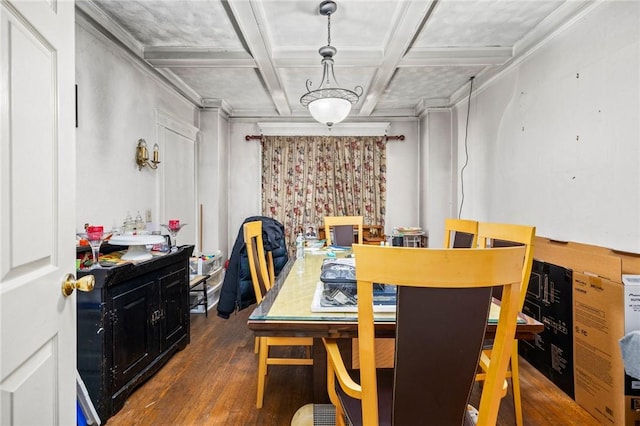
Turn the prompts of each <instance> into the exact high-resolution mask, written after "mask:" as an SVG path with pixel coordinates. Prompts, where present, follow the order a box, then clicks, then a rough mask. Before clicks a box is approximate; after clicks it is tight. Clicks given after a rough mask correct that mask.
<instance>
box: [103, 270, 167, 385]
mask: <svg viewBox="0 0 640 426" xmlns="http://www.w3.org/2000/svg"><path fill="white" fill-rule="evenodd" d="M123 287H129V286H123ZM155 288H156V287H155V283H154V281H147V282H143V283H142V284H140V285H138V286H135V287H134V288H132V289H130V290H128V291H124V292H123V293H120V294H118V295H114V297H113V311H112V312H114V314H113V315H112V316H113V318H112V320H113V346H112V348H113V361H114V362H113V365H114V367H113V370H114V371H113V373H112V375H113V386H114V388H115V389H118V388H119V387H121V386H122V385H124V384H126V383H127V382H128V381H130V380H131V379H133V378H134V377H135V375H136V374H138V373H139V372H141V371H142V370H143V369H144V368H145V367H146V366H147V365H148V364H149V362H150V361H151V360H152V359H153V358H154V357H155V356H156V355H157V354H158V353H159V352H160V348H159V345H158V343H159V342H158V337H157V330H158V327H154V318H156V317H159V315H158V314H156V313H154V306H156V303H157V302H156V303H154V294H155V293H156V291H157V290H155Z"/></svg>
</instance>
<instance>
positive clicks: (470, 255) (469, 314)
mask: <svg viewBox="0 0 640 426" xmlns="http://www.w3.org/2000/svg"><path fill="white" fill-rule="evenodd" d="M353 250H354V252H355V258H356V278H357V286H358V336H359V354H360V355H359V361H360V371H359V374H358V372H356V371H348V370H347V368H346V367H345V364H344V362H343V359H342V356H341V353H340V350H339V348H338V342H337V340H335V339H324V345H325V348H326V350H327V361H328V362H327V381H328V392H329V397H330V399H331V402H332V403H333V404H334V405H335V406H336V419H337V422H338V424H344V416H345V415H346V417H347V419H348V420H349V421H350V422H351V423H352V424H354V425H358V424H365V425H378V424H392V423H393V424H396V425H414V424H434V425H462V424H472V423H469V422H472V419H471V418H470V415H469V414H468V410H467V404H468V400H469V395H470V393H471V389H472V387H473V384H474V377H475V373H476V370H477V366H478V359H479V357H480V353H481V351H482V344H483V340H484V334H485V329H486V325H487V316H488V313H489V307H490V304H491V291H492V289H493V286H500V288H501V289H502V295H503V296H502V303H501V309H500V315H499V320H498V324H497V331H496V336H495V341H494V348H493V358H492V362H491V365H490V368H489V370H488V372H487V380H486V382H485V384H484V386H483V389H482V395H481V399H480V406H479V417H478V424H480V425H492V424H495V422H496V418H497V415H498V408H499V406H500V400H501V397H502V384H503V382H504V380H505V374H506V370H507V366H508V362H509V357H510V355H511V350H512V348H513V345H512V344H511V343H512V341H513V339H514V336H515V330H516V321H517V312H518V301H519V300H518V297H519V295H520V281H521V276H522V270H523V267H524V255H525V249H524V248H523V247H508V248H499V249H485V250H479V249H456V250H451V249H424V250H415V249H411V248H404V247H380V246H367V245H354V246H353ZM461 265H464V267H461ZM374 283H392V284H397V285H398V296H397V297H398V299H397V313H396V321H397V323H396V351H395V366H394V368H392V369H376V367H375V365H376V359H375V354H374V337H375V330H374V317H373V308H372V304H373V297H372V288H373V285H374ZM336 379H337V380H336Z"/></svg>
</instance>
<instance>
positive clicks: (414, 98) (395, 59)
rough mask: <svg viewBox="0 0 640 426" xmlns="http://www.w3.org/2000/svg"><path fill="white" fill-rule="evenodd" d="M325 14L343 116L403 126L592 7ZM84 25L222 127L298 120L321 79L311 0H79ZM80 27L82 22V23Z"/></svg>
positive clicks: (349, 9) (354, 6)
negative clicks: (345, 101)
mask: <svg viewBox="0 0 640 426" xmlns="http://www.w3.org/2000/svg"><path fill="white" fill-rule="evenodd" d="M336 3H337V11H336V12H335V14H333V15H332V16H331V45H332V46H334V47H335V48H337V51H338V53H337V54H336V55H335V57H334V60H335V75H336V78H337V80H338V82H339V83H340V85H341V87H343V88H345V89H350V90H353V89H354V87H355V86H358V85H359V86H362V87H363V89H364V96H363V97H362V98H361V99H360V100H359V102H358V103H357V104H356V105H355V106H354V111H352V113H351V116H359V117H367V116H370V115H375V116H381V115H389V116H406V115H416V114H420V113H421V111H422V109H424V107H425V106H440V107H447V106H450V105H451V104H452V103H453V102H456V100H457V99H458V98H457V97H458V96H460V93H461V89H463V88H464V87H465V85H466V84H467V82H468V80H469V78H470V77H471V76H474V75H475V76H483V78H488V77H489V76H491V75H493V74H495V73H496V72H498V71H499V70H500V69H501V67H504V66H507V65H508V64H509V63H511V62H512V61H514V60H515V59H517V57H518V55H522V54H524V53H526V51H527V49H529V48H531V47H533V46H535V44H536V43H537V42H539V41H540V40H542V39H544V37H546V36H547V35H548V34H550V33H552V32H553V31H555V30H556V29H557V28H558V27H559V26H560V25H563V24H564V23H565V22H567V21H568V20H570V19H572V18H573V17H574V16H576V15H577V14H578V13H580V12H581V11H582V9H584V8H585V7H587V6H588V5H589V4H590V3H591V2H588V1H582V0H575V1H574V0H572V1H565V0H367V1H365V0H342V1H336ZM76 5H77V8H78V9H79V11H80V13H82V14H83V16H85V19H87V20H88V21H89V22H92V23H94V24H95V25H96V26H97V27H100V29H101V30H102V31H103V32H105V30H106V32H107V33H108V34H110V35H111V37H112V38H114V39H116V40H119V41H120V42H122V43H123V44H124V45H125V46H128V47H129V48H130V49H131V51H133V52H134V53H135V54H136V55H138V56H139V57H140V60H141V61H145V62H146V63H147V64H148V65H149V66H151V67H157V69H158V71H159V72H160V73H162V74H163V75H165V76H166V77H167V80H168V81H170V82H171V84H174V85H175V86H176V88H177V89H178V90H179V91H180V93H183V94H185V96H187V97H188V98H189V99H191V100H192V101H193V102H194V103H196V104H198V105H200V106H203V107H207V106H214V105H224V106H225V108H226V109H227V111H228V113H229V115H230V116H231V117H256V116H259V117H271V116H273V117H290V116H296V117H299V116H308V111H306V109H304V108H303V107H302V106H301V105H300V102H299V101H300V97H301V96H302V95H303V94H304V93H306V80H307V79H309V80H311V81H312V82H313V86H312V88H311V89H312V90H313V89H315V88H317V85H318V83H320V79H321V77H322V67H321V65H320V61H321V57H320V55H319V54H318V48H320V47H321V46H323V45H325V44H326V42H327V17H326V16H322V15H320V13H319V5H320V1H314V0H226V1H221V0H164V1H161V0H119V1H108V0H86V1H80V2H77V3H76ZM87 17H88V18H87Z"/></svg>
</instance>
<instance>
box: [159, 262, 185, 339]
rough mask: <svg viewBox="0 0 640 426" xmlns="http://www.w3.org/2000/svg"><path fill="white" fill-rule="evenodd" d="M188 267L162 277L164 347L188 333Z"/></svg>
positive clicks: (162, 334)
mask: <svg viewBox="0 0 640 426" xmlns="http://www.w3.org/2000/svg"><path fill="white" fill-rule="evenodd" d="M186 275H187V270H186V268H184V269H180V270H178V271H175V272H173V273H171V274H169V275H166V276H164V277H161V278H160V303H161V304H162V306H161V309H162V311H163V313H164V315H163V320H162V332H161V336H162V349H161V350H165V349H166V348H168V347H169V346H171V345H173V344H174V343H175V342H176V341H178V339H180V338H181V337H183V336H184V335H185V333H186V334H188V328H189V323H188V320H189V318H188V315H189V312H188V307H187V304H186V303H185V302H186V301H187V300H188V297H189V296H188V285H185V279H186V278H185V277H186Z"/></svg>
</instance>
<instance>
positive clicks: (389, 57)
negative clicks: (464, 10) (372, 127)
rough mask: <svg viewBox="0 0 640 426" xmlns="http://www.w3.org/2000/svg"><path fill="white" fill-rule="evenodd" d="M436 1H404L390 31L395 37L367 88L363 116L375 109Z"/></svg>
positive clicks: (362, 107)
mask: <svg viewBox="0 0 640 426" xmlns="http://www.w3.org/2000/svg"><path fill="white" fill-rule="evenodd" d="M435 3H437V0H430V1H424V0H411V1H406V2H403V3H402V6H401V7H402V9H403V10H402V13H401V14H400V18H399V19H398V20H397V21H396V22H395V25H394V27H395V28H393V29H392V30H391V31H390V33H391V34H393V37H392V38H391V40H390V41H389V44H387V46H386V49H385V51H386V55H385V59H384V60H383V61H382V64H381V66H380V68H379V69H378V71H377V72H376V74H375V75H374V77H373V80H372V81H371V83H370V84H369V87H368V88H367V89H366V90H367V91H366V94H365V95H364V96H365V98H364V100H363V102H362V106H361V107H360V115H361V116H369V115H371V113H372V112H373V110H374V109H375V107H376V105H377V104H378V101H379V99H380V97H381V96H382V94H383V93H384V89H385V88H386V87H387V86H388V85H389V82H390V81H391V78H392V77H393V74H394V73H395V71H396V68H397V67H398V64H400V61H401V60H402V57H403V56H404V54H405V52H406V51H407V49H408V48H409V47H410V46H411V43H412V42H413V40H414V39H415V37H416V35H417V34H418V33H419V32H420V30H421V29H422V27H423V26H424V23H425V21H426V19H428V16H429V13H430V11H431V10H432V8H433V6H434V5H435Z"/></svg>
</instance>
